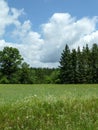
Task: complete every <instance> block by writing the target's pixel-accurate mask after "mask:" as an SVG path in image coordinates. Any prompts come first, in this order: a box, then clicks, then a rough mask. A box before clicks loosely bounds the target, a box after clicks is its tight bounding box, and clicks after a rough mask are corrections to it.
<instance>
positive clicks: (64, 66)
mask: <svg viewBox="0 0 98 130" xmlns="http://www.w3.org/2000/svg"><path fill="white" fill-rule="evenodd" d="M71 68H72V66H71V53H70V49H69V47H68V45H66V46H65V50H64V51H63V53H62V55H61V59H60V81H61V83H69V80H70V79H71V72H72V71H71Z"/></svg>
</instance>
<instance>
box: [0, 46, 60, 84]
mask: <svg viewBox="0 0 98 130" xmlns="http://www.w3.org/2000/svg"><path fill="white" fill-rule="evenodd" d="M57 73H58V69H54V68H53V69H50V68H32V67H30V66H29V64H28V63H26V62H24V60H23V58H22V56H21V55H20V53H19V50H18V49H17V48H13V47H4V49H3V50H2V51H0V84H44V83H46V84H47V83H55V81H56V76H57Z"/></svg>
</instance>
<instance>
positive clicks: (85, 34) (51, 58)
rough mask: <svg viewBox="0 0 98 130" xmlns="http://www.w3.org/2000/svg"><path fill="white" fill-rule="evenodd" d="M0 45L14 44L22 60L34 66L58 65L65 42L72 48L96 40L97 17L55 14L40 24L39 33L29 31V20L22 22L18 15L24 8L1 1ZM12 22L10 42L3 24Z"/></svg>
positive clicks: (30, 25)
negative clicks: (17, 7) (20, 8)
mask: <svg viewBox="0 0 98 130" xmlns="http://www.w3.org/2000/svg"><path fill="white" fill-rule="evenodd" d="M0 6H1V7H0V9H1V10H3V11H0V37H1V40H0V48H1V49H2V48H3V47H4V46H12V47H16V48H18V49H19V50H20V53H21V55H22V56H23V58H24V60H25V61H26V62H28V63H29V64H30V65H31V66H33V67H57V66H58V65H59V59H60V56H61V52H62V50H63V49H64V47H65V44H68V45H69V46H70V47H71V48H76V47H77V46H80V47H82V46H83V45H85V44H86V43H88V44H89V46H91V44H93V43H95V42H97V41H98V31H97V30H96V24H97V22H98V18H97V17H93V18H88V17H84V18H81V19H79V20H77V19H76V18H75V17H72V16H71V15H70V14H69V13H55V14H53V16H52V17H51V18H50V19H49V21H48V22H47V23H44V24H43V25H41V29H42V33H38V32H34V31H33V30H32V23H31V21H30V20H26V21H24V22H23V23H22V22H21V21H20V20H19V16H20V15H21V14H22V13H23V10H17V9H15V8H10V7H9V6H8V4H7V3H6V2H5V1H4V0H0ZM11 25H14V28H13V30H11V32H10V33H11V37H13V39H14V40H12V41H11V42H8V41H6V40H7V39H4V35H6V27H8V26H11Z"/></svg>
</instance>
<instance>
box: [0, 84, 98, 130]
mask: <svg viewBox="0 0 98 130" xmlns="http://www.w3.org/2000/svg"><path fill="white" fill-rule="evenodd" d="M4 93H5V94H6V95H4ZM0 94H1V95H0V100H2V99H3V100H2V102H3V103H1V102H0V103H1V105H0V130H98V88H97V85H32V86H31V85H20V86H17V85H14V86H12V85H10V86H9V85H8V86H3V85H2V86H0ZM10 98H11V99H10Z"/></svg>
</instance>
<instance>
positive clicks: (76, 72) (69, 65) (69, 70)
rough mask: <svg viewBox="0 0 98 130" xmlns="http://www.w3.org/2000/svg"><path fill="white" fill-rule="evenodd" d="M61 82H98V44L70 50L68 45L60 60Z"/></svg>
mask: <svg viewBox="0 0 98 130" xmlns="http://www.w3.org/2000/svg"><path fill="white" fill-rule="evenodd" d="M59 68H60V82H61V83H98V45H97V44H93V46H92V48H91V49H89V47H88V45H86V47H83V49H82V50H81V51H80V48H79V47H78V49H77V50H75V49H73V50H72V51H70V49H69V47H68V45H66V47H65V50H64V51H63V53H62V55H61V60H60V67H59Z"/></svg>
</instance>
